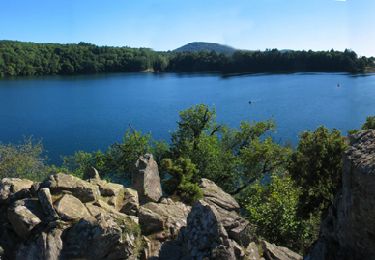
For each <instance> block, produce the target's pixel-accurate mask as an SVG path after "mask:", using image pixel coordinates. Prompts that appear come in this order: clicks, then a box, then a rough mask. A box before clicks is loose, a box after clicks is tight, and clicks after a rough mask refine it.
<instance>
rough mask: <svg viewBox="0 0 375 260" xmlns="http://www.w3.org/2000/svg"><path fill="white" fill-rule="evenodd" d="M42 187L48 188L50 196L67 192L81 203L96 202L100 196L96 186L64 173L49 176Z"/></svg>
mask: <svg viewBox="0 0 375 260" xmlns="http://www.w3.org/2000/svg"><path fill="white" fill-rule="evenodd" d="M42 186H43V187H44V188H49V189H50V191H51V193H52V194H59V193H61V192H62V191H69V192H71V193H72V194H73V196H74V197H76V198H78V199H80V200H81V201H82V202H90V201H96V200H97V199H98V197H99V196H100V192H99V188H98V187H97V186H96V185H93V184H91V183H89V182H86V181H83V180H81V179H79V178H77V177H75V176H72V175H69V174H64V173H57V174H53V175H50V176H49V178H48V179H47V180H46V181H45V182H44V183H43V184H42Z"/></svg>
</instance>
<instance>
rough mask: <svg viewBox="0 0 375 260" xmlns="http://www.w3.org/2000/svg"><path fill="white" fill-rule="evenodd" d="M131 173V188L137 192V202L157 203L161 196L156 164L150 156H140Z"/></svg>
mask: <svg viewBox="0 0 375 260" xmlns="http://www.w3.org/2000/svg"><path fill="white" fill-rule="evenodd" d="M135 166H136V170H135V172H133V173H132V187H133V188H134V189H135V190H137V191H138V196H139V201H140V203H142V204H144V203H147V202H158V201H159V200H160V198H161V196H162V191H161V185H160V177H159V169H158V164H157V163H156V161H155V160H154V158H153V156H152V154H145V155H144V156H141V157H140V158H139V159H138V160H137V162H136V164H135Z"/></svg>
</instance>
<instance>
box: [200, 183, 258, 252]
mask: <svg viewBox="0 0 375 260" xmlns="http://www.w3.org/2000/svg"><path fill="white" fill-rule="evenodd" d="M199 186H200V188H201V189H202V191H203V199H202V200H203V201H204V202H206V203H207V204H209V205H211V206H213V207H215V209H216V211H217V213H218V217H219V221H220V223H221V224H222V225H223V226H224V228H225V230H226V231H227V233H228V235H229V237H230V238H231V239H233V240H234V241H236V242H237V243H238V244H240V245H241V246H245V247H246V246H247V245H248V244H249V243H250V242H251V241H253V240H254V238H255V232H254V227H253V226H252V225H251V224H250V223H249V222H248V221H247V220H245V219H244V218H242V217H241V216H240V215H239V214H238V213H237V211H238V210H239V208H240V206H239V204H238V203H237V201H236V200H235V199H234V198H233V197H232V196H231V195H230V194H228V193H226V192H225V191H223V190H222V189H221V188H220V187H218V186H217V185H216V184H215V183H214V182H213V181H210V180H208V179H202V180H201V183H200V185H199Z"/></svg>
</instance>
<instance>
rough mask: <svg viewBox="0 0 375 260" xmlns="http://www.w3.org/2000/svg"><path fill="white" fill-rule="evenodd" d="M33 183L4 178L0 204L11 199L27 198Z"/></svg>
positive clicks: (1, 183)
mask: <svg viewBox="0 0 375 260" xmlns="http://www.w3.org/2000/svg"><path fill="white" fill-rule="evenodd" d="M32 185H33V182H32V181H29V180H25V179H18V178H4V179H2V180H1V181H0V204H1V203H6V202H8V201H9V200H11V199H21V198H24V197H25V196H27V193H28V192H29V189H30V188H31V187H32Z"/></svg>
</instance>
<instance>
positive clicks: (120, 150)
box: [106, 130, 152, 177]
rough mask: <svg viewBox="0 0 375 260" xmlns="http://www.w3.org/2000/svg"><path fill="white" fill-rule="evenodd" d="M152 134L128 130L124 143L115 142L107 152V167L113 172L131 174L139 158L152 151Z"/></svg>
mask: <svg viewBox="0 0 375 260" xmlns="http://www.w3.org/2000/svg"><path fill="white" fill-rule="evenodd" d="M151 149H152V148H151V135H150V134H147V135H143V134H142V133H141V132H139V131H135V130H128V131H126V133H125V135H124V138H123V141H122V143H115V144H113V145H112V146H111V147H110V148H109V149H108V151H107V152H106V157H107V167H108V168H109V169H110V170H111V172H113V173H119V174H122V175H123V176H124V177H126V176H129V175H130V174H131V173H132V172H133V171H134V169H135V162H136V161H137V159H138V158H139V157H140V156H141V155H144V154H146V153H149V152H150V151H151Z"/></svg>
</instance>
